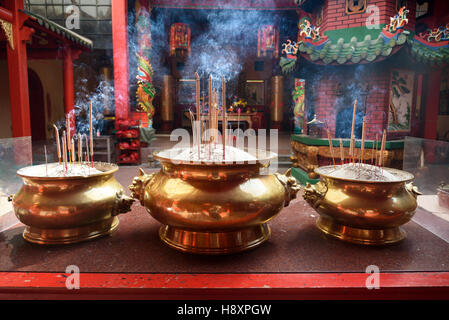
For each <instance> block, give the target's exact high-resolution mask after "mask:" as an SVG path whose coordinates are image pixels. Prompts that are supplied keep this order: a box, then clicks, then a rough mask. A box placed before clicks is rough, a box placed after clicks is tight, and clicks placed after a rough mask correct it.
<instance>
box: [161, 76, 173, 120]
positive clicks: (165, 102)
mask: <svg viewBox="0 0 449 320" xmlns="http://www.w3.org/2000/svg"><path fill="white" fill-rule="evenodd" d="M173 98H174V80H173V76H171V75H169V74H166V75H164V86H163V88H162V103H161V104H162V107H161V119H162V121H173Z"/></svg>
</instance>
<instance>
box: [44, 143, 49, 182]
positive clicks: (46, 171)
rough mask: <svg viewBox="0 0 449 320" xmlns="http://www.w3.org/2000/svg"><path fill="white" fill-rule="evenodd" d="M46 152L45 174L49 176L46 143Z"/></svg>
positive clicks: (45, 147)
mask: <svg viewBox="0 0 449 320" xmlns="http://www.w3.org/2000/svg"><path fill="white" fill-rule="evenodd" d="M44 154H45V175H46V176H48V161H47V146H46V145H45V144H44Z"/></svg>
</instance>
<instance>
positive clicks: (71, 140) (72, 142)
mask: <svg viewBox="0 0 449 320" xmlns="http://www.w3.org/2000/svg"><path fill="white" fill-rule="evenodd" d="M70 143H71V145H72V157H73V159H72V160H73V164H75V162H76V156H75V142H74V141H73V138H72V139H70Z"/></svg>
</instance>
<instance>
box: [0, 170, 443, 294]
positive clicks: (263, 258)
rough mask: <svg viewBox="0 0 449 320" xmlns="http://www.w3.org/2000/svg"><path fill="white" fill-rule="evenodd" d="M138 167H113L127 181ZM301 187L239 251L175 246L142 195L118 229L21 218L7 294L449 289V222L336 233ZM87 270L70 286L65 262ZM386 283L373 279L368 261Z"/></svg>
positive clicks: (13, 233)
mask: <svg viewBox="0 0 449 320" xmlns="http://www.w3.org/2000/svg"><path fill="white" fill-rule="evenodd" d="M135 174H137V168H136V167H121V168H120V170H119V171H118V172H117V174H116V177H117V180H119V181H120V182H121V183H122V185H123V186H127V185H128V184H129V183H130V181H131V179H132V177H133V176H134V175H135ZM316 218H317V214H316V212H315V211H314V210H313V209H312V208H311V207H310V206H309V205H308V204H307V203H306V202H305V201H303V200H302V197H301V195H300V194H298V199H296V200H294V201H293V202H292V203H291V204H290V206H289V207H286V208H284V209H283V211H281V213H280V214H279V215H278V216H276V217H275V218H274V219H273V220H272V221H270V222H269V225H270V227H271V231H272V236H271V239H270V240H269V241H268V242H266V243H264V244H263V245H261V246H260V247H258V248H256V249H253V250H250V251H247V252H243V253H239V254H234V255H225V256H200V255H191V254H186V253H181V252H177V251H175V250H173V249H171V248H168V247H167V246H165V245H164V244H163V243H162V242H161V241H160V240H159V238H158V235H157V230H158V228H159V223H158V222H157V221H156V220H154V219H153V218H152V217H151V216H150V215H149V214H148V213H147V212H146V211H145V209H144V208H143V207H142V206H141V205H140V204H138V203H135V204H134V205H133V208H132V211H131V212H129V213H127V214H124V215H121V216H120V226H119V229H118V230H116V231H115V232H114V233H113V234H112V235H110V236H106V237H103V238H99V239H96V240H92V241H89V242H83V243H78V244H71V245H64V246H42V245H37V244H31V243H28V242H26V241H24V240H23V238H22V236H21V233H22V231H23V229H24V226H23V225H21V224H16V225H14V226H12V227H11V228H9V229H7V230H5V231H3V232H1V233H0V298H2V299H22V298H33V299H80V298H85V299H110V298H120V299H164V300H167V299H183V300H190V299H208V300H214V299H226V300H228V299H232V300H235V299H252V300H259V299H270V300H276V299H281V300H289V299H411V298H419V299H437V298H438V299H448V298H449V254H448V253H449V222H447V221H446V220H443V219H441V218H439V217H437V216H434V215H433V214H431V213H429V212H426V211H424V210H423V209H418V210H417V212H416V215H415V217H414V219H413V220H412V221H411V222H409V223H407V224H406V225H405V226H404V230H405V231H406V232H407V238H406V239H405V240H404V241H402V242H400V243H398V244H395V245H390V246H385V247H365V246H359V245H354V244H349V243H345V242H342V241H338V240H334V239H330V238H328V237H326V236H325V235H323V234H322V233H321V232H320V231H319V230H318V229H317V228H316V227H315V220H316ZM70 265H75V266H77V267H78V268H79V270H80V275H79V284H80V288H79V289H77V290H75V289H73V290H68V289H67V288H66V279H67V277H68V276H70V274H69V273H66V268H67V267H68V266H70ZM372 265H374V266H377V267H378V268H379V271H380V274H379V289H368V288H367V286H366V283H367V279H368V277H369V276H370V275H371V274H370V273H366V270H367V267H368V266H372Z"/></svg>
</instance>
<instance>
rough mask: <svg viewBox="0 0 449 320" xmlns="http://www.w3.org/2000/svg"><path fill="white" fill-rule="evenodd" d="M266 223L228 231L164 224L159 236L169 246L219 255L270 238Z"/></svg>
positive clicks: (233, 251)
mask: <svg viewBox="0 0 449 320" xmlns="http://www.w3.org/2000/svg"><path fill="white" fill-rule="evenodd" d="M270 235H271V231H270V228H269V227H268V225H267V224H266V223H264V224H261V225H256V226H252V227H248V228H244V229H239V230H232V231H226V232H208V231H192V230H186V229H181V228H177V227H172V226H167V225H162V226H161V228H160V229H159V237H160V238H161V240H162V241H163V242H164V243H165V244H167V245H168V246H169V247H171V248H173V249H176V250H179V251H183V252H188V253H194V254H205V255H219V254H230V253H236V252H241V251H245V250H248V249H252V248H255V247H258V246H259V245H261V244H262V243H264V242H265V241H267V240H268V239H269V238H270Z"/></svg>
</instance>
